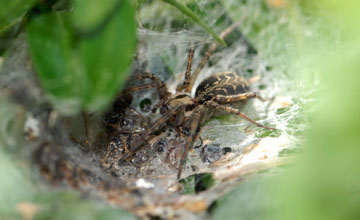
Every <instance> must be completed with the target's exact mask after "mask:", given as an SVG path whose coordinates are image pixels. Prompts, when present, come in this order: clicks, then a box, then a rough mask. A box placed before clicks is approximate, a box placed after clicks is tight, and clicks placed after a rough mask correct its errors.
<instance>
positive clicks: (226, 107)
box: [204, 101, 275, 130]
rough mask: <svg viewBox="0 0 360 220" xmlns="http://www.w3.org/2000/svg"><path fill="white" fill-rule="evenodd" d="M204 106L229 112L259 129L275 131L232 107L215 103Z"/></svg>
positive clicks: (209, 102) (206, 103)
mask: <svg viewBox="0 0 360 220" xmlns="http://www.w3.org/2000/svg"><path fill="white" fill-rule="evenodd" d="M204 104H205V105H208V106H211V107H214V108H216V109H217V110H221V111H225V112H228V113H231V114H234V115H238V116H240V117H242V118H244V119H246V120H248V121H249V122H251V123H253V124H254V125H256V126H258V127H261V128H266V129H269V130H275V128H272V127H267V126H265V125H262V124H260V123H257V122H256V121H254V120H252V119H251V118H250V117H249V116H247V115H245V114H244V113H242V112H240V111H239V110H237V109H235V108H232V107H229V106H224V105H221V104H218V103H216V102H213V101H207V102H205V103H204Z"/></svg>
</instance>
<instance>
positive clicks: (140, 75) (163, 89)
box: [122, 72, 171, 113]
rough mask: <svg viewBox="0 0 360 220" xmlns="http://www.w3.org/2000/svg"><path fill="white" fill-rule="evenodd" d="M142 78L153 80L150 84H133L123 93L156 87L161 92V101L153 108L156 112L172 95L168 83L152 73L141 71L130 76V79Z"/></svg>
mask: <svg viewBox="0 0 360 220" xmlns="http://www.w3.org/2000/svg"><path fill="white" fill-rule="evenodd" d="M142 79H149V80H151V81H152V83H148V84H145V85H140V86H132V87H129V88H126V89H124V90H123V91H122V93H123V94H126V93H131V92H136V91H141V90H145V89H151V88H156V89H157V91H158V93H159V99H160V101H159V102H158V103H157V104H156V105H155V106H154V107H153V109H152V110H151V111H152V112H153V113H154V112H155V111H156V110H157V109H158V108H159V107H160V106H161V105H162V104H163V103H164V102H165V101H166V100H167V99H168V97H169V96H170V95H171V93H170V92H169V91H168V89H167V87H166V84H165V83H164V82H163V81H161V80H160V79H159V78H158V77H157V76H155V75H154V74H152V73H149V72H141V73H137V74H134V75H132V76H130V77H129V80H130V81H133V80H142Z"/></svg>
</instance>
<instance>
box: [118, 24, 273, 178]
mask: <svg viewBox="0 0 360 220" xmlns="http://www.w3.org/2000/svg"><path fill="white" fill-rule="evenodd" d="M225 32H226V31H225ZM223 35H225V34H223ZM215 49H216V47H215V48H214V47H211V48H210V50H209V51H210V52H209V51H208V52H207V53H206V55H205V57H204V58H203V60H202V61H201V62H200V64H199V66H200V69H201V68H202V67H201V65H202V66H204V63H206V62H207V61H208V59H209V57H210V55H211V53H212V52H213V51H214V50H215ZM211 50H212V51H211ZM193 55H194V49H190V51H189V55H188V61H187V69H186V72H185V80H184V82H183V83H182V84H180V85H178V86H177V89H176V94H171V93H170V92H169V91H168V90H167V87H166V85H165V83H164V82H162V81H161V80H160V79H159V78H157V77H156V76H155V75H153V74H151V73H147V72H143V73H140V74H135V75H133V76H131V78H130V80H136V79H137V80H141V79H149V80H151V83H148V84H144V85H140V86H134V87H130V88H127V89H125V90H124V91H123V94H126V93H131V92H134V91H138V90H144V89H148V88H156V89H157V90H158V94H159V99H160V101H159V103H157V104H156V105H155V106H154V108H153V109H152V111H153V112H155V111H156V110H157V109H158V108H160V114H161V115H162V116H161V117H160V118H159V119H157V120H156V121H155V122H153V123H152V124H151V126H150V127H149V128H148V129H146V130H145V131H144V133H143V134H142V135H141V136H140V137H139V139H138V140H137V141H136V142H135V144H134V145H133V146H132V147H131V152H128V153H126V154H125V155H124V156H123V157H122V159H121V160H126V159H128V158H130V157H131V156H132V155H133V154H134V153H135V152H137V151H138V150H140V149H141V148H142V147H143V146H144V144H145V142H147V141H148V139H149V138H150V135H151V134H152V133H154V132H156V131H158V130H159V129H161V128H162V127H164V126H165V125H170V126H174V127H175V128H180V130H181V132H182V133H183V134H184V136H185V138H186V143H185V147H184V151H183V154H182V157H181V160H180V163H179V167H178V175H177V178H178V179H179V178H180V177H181V172H182V169H183V166H184V164H185V161H186V157H187V154H188V151H189V149H190V147H191V146H192V144H193V143H194V141H195V140H196V138H197V137H198V135H199V132H200V126H201V124H203V123H204V122H205V121H206V120H207V119H209V118H210V117H211V116H213V115H214V114H218V113H219V112H222V113H231V114H235V115H238V116H240V117H242V118H244V119H246V120H248V121H249V122H251V123H253V124H255V125H256V126H258V127H262V128H266V129H274V128H271V127H266V126H264V125H262V124H259V123H257V122H256V121H254V120H252V119H251V118H249V117H248V116H246V115H245V114H244V113H242V112H240V111H239V110H238V109H237V108H238V107H240V106H242V105H243V104H245V103H246V101H247V99H249V98H258V99H260V100H262V101H264V99H263V98H261V97H260V96H259V95H257V93H256V92H249V86H248V83H247V81H246V80H245V79H244V78H243V77H241V76H238V75H237V74H236V73H233V72H220V73H216V74H214V75H211V76H209V77H207V78H205V79H204V80H203V81H202V82H201V83H200V84H199V85H198V87H197V88H196V92H195V97H192V96H191V94H190V91H191V90H192V85H193V82H194V81H195V78H194V77H196V76H197V74H198V72H199V70H198V69H199V67H198V68H197V69H196V70H195V73H194V74H193V75H192V76H191V65H192V58H193Z"/></svg>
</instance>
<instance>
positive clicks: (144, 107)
mask: <svg viewBox="0 0 360 220" xmlns="http://www.w3.org/2000/svg"><path fill="white" fill-rule="evenodd" d="M140 110H141V111H142V112H149V111H150V110H151V100H150V99H147V98H146V99H143V100H142V101H141V102H140Z"/></svg>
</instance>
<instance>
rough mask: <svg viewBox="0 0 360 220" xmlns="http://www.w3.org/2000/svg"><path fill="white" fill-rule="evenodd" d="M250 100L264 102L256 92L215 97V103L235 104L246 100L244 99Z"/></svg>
mask: <svg viewBox="0 0 360 220" xmlns="http://www.w3.org/2000/svg"><path fill="white" fill-rule="evenodd" d="M250 98H257V99H259V100H261V101H265V99H264V98H262V97H261V96H259V95H258V94H257V93H256V92H248V93H242V94H237V95H228V96H225V95H216V96H215V99H214V100H215V101H217V102H220V103H229V102H237V101H241V100H246V99H250Z"/></svg>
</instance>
